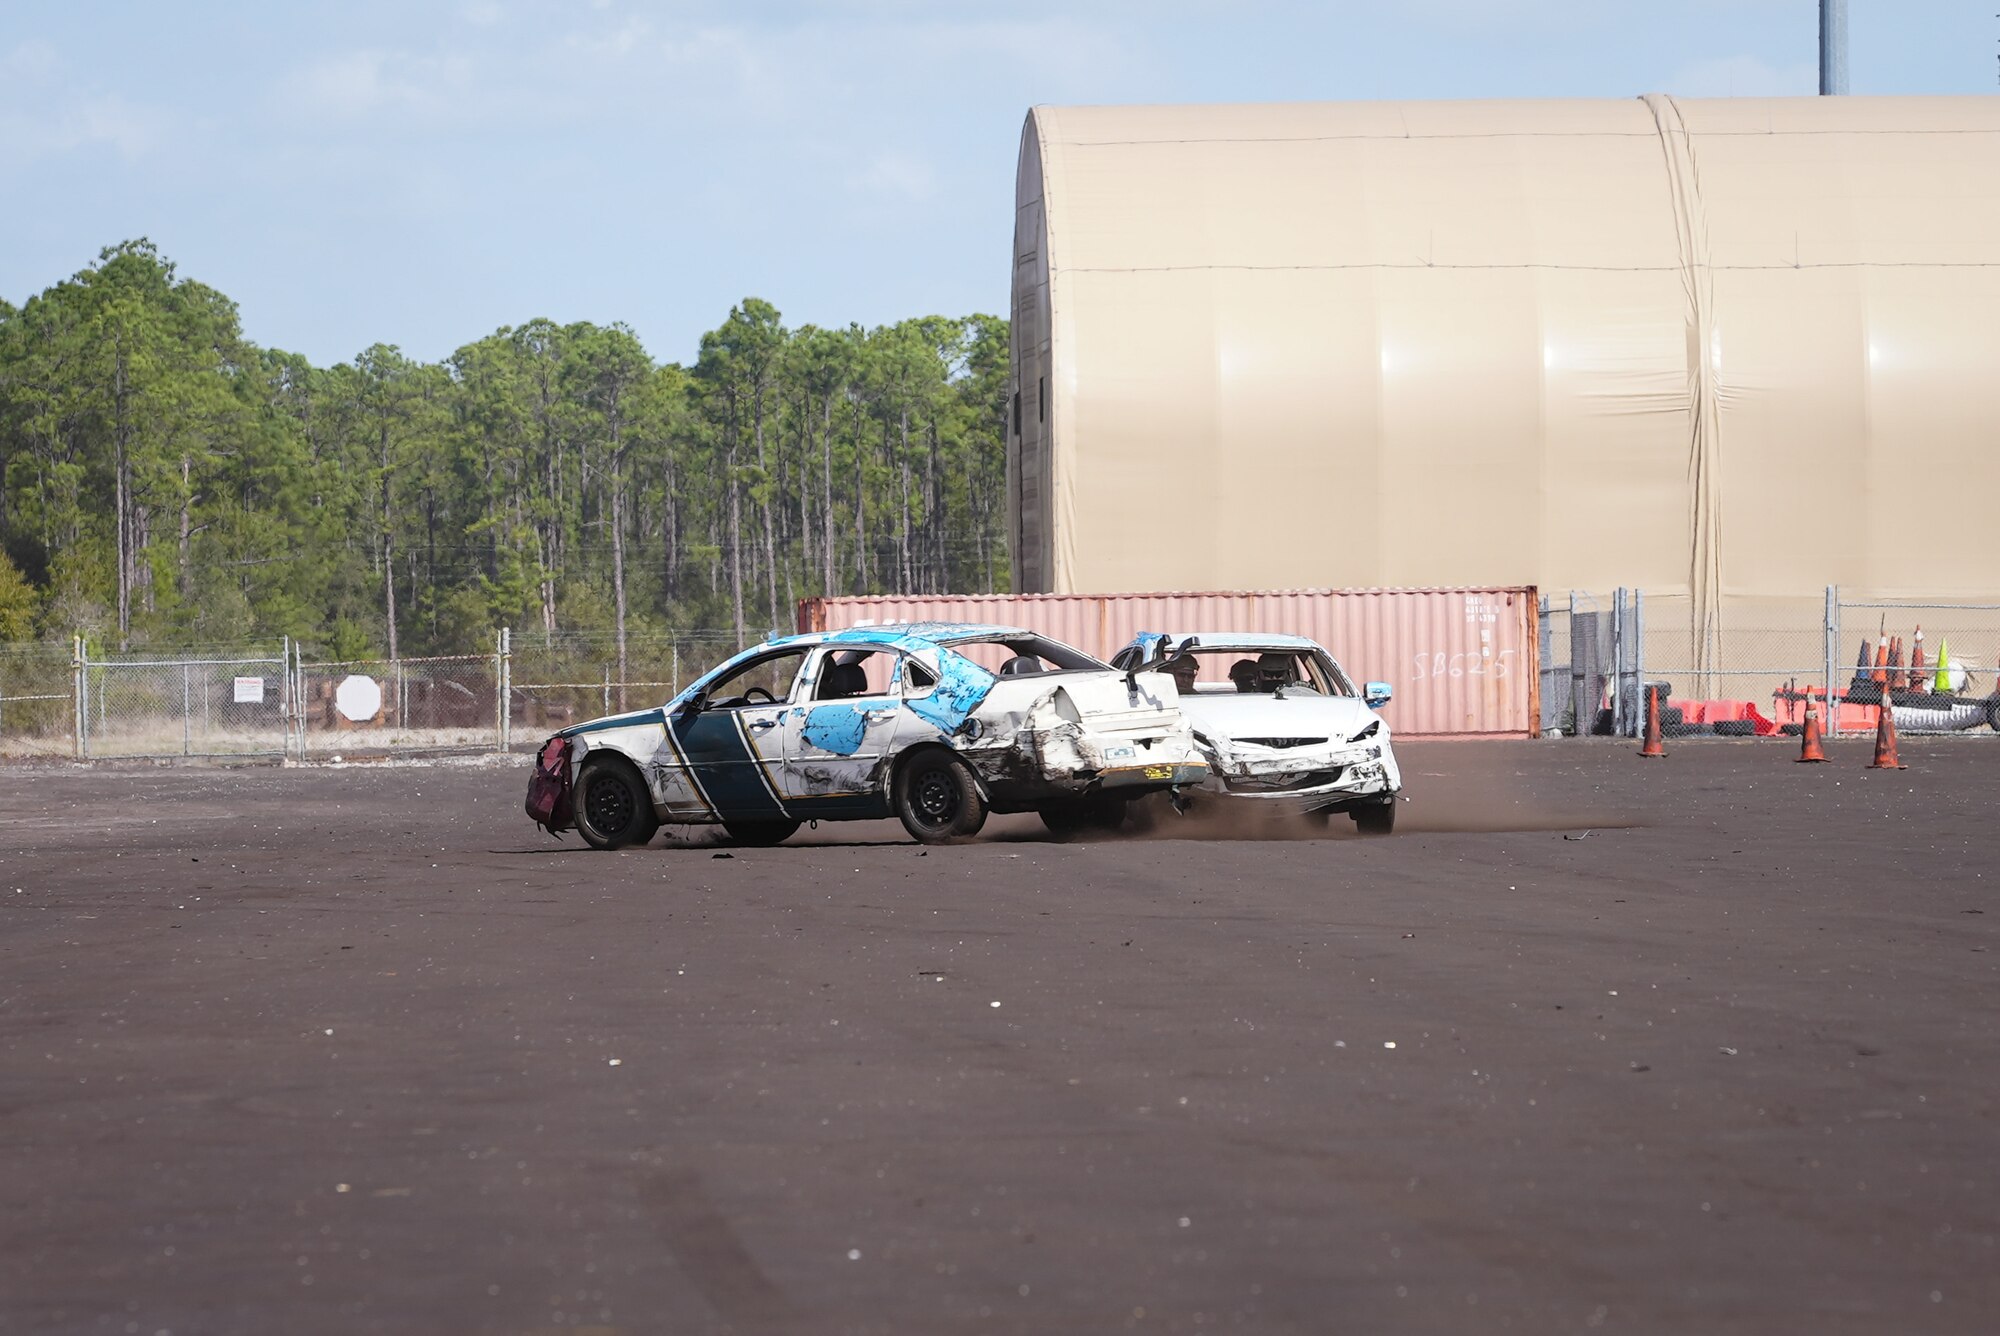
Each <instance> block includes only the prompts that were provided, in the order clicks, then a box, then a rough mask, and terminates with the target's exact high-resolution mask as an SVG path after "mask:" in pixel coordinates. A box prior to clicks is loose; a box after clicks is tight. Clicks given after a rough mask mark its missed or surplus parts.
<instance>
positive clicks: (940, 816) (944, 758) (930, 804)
mask: <svg viewBox="0 0 2000 1336" xmlns="http://www.w3.org/2000/svg"><path fill="white" fill-rule="evenodd" d="M891 798H892V800H893V801H894V804H895V808H896V816H897V819H898V820H900V821H901V822H902V823H903V829H904V830H907V831H909V832H910V836H911V838H912V839H914V840H916V841H917V842H918V843H919V844H943V843H945V842H947V841H949V840H962V839H966V838H969V837H971V836H973V835H977V834H978V833H979V828H980V827H981V826H983V825H985V824H986V799H985V798H983V797H982V796H980V792H979V785H978V784H977V783H975V782H974V781H973V778H972V770H971V767H969V766H967V765H966V763H965V762H964V761H961V760H959V759H958V758H957V757H956V756H953V755H952V754H951V753H950V752H947V751H938V750H926V751H920V752H918V753H917V754H916V755H915V756H912V757H910V758H909V759H908V760H906V761H904V762H903V764H902V765H901V766H900V767H898V768H897V770H896V784H895V789H894V791H893V792H892V794H891Z"/></svg>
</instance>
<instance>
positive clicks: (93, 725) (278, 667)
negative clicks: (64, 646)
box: [73, 645, 288, 760]
mask: <svg viewBox="0 0 2000 1336" xmlns="http://www.w3.org/2000/svg"><path fill="white" fill-rule="evenodd" d="M286 655H287V647H285V646H274V647H273V648H272V649H271V650H270V651H268V652H267V653H266V654H257V653H255V652H244V651H236V652H233V653H232V652H227V651H209V652H202V651H197V652H196V653H194V654H190V655H187V656H185V657H179V658H171V659H168V658H137V657H120V658H115V659H95V658H93V657H92V656H91V654H90V652H89V650H88V649H87V648H86V647H83V646H81V645H79V648H78V651H77V658H76V666H75V670H74V671H75V676H74V680H73V691H74V697H73V699H74V701H75V710H76V724H75V726H76V733H75V739H76V754H77V755H79V756H81V757H82V758H83V759H85V760H101V759H106V758H111V757H172V756H183V757H192V756H209V757H214V756H282V755H284V754H285V720H286V717H287V712H288V711H287V704H288V698H287V694H286V682H285V661H286Z"/></svg>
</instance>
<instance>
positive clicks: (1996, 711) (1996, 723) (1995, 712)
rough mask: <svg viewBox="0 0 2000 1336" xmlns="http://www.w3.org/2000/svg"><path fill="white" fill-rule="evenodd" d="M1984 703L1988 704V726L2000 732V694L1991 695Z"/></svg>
mask: <svg viewBox="0 0 2000 1336" xmlns="http://www.w3.org/2000/svg"><path fill="white" fill-rule="evenodd" d="M1984 704H1985V706H1986V726H1987V727H1988V728H1990V729H1992V730H1993V731H1994V732H1995V733H2000V696H1989V697H1987V699H1986V701H1985V702H1984Z"/></svg>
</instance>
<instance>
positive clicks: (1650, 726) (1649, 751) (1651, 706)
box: [1639, 686, 1667, 757]
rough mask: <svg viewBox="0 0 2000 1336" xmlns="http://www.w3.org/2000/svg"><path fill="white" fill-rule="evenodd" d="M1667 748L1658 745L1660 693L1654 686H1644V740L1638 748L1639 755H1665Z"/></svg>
mask: <svg viewBox="0 0 2000 1336" xmlns="http://www.w3.org/2000/svg"><path fill="white" fill-rule="evenodd" d="M1666 754H1667V749H1666V748H1665V747H1663V746H1661V745H1660V693H1659V691H1658V690H1657V689H1656V688H1654V687H1650V686H1649V687H1647V688H1646V740H1645V742H1644V743H1643V744H1642V745H1641V746H1640V748H1639V755H1641V756H1647V757H1652V756H1665V755H1666Z"/></svg>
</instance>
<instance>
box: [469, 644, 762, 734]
mask: <svg viewBox="0 0 2000 1336" xmlns="http://www.w3.org/2000/svg"><path fill="white" fill-rule="evenodd" d="M735 652H736V637H735V634H734V633H733V632H730V631H688V632H685V633H682V634H680V635H673V636H644V637H640V636H628V637H627V638H626V641H625V646H624V650H623V652H622V655H621V652H620V649H619V646H618V641H617V639H616V637H614V636H608V635H539V634H534V635H530V634H521V635H515V636H513V637H511V651H510V664H511V670H510V675H509V679H508V692H507V701H508V711H509V729H510V732H511V735H512V739H513V743H514V745H515V746H517V747H531V746H533V745H535V744H536V743H539V742H540V741H541V739H542V738H544V737H546V736H547V735H548V734H550V733H553V732H555V731H556V730H558V729H561V728H567V727H568V726H569V725H571V724H574V723H581V722H582V721H583V720H586V719H594V718H596V717H598V716H600V715H606V714H619V713H623V712H624V711H626V710H643V709H646V708H648V707H650V706H654V705H660V704H663V703H665V702H666V701H668V700H671V699H672V698H673V697H674V696H676V695H678V694H680V690H681V688H682V687H683V686H685V685H686V684H687V683H688V682H689V681H691V680H693V679H694V678H696V677H699V676H700V675H701V674H703V673H705V672H707V671H708V670H709V669H711V668H713V667H715V666H716V665H717V664H719V663H721V662H722V661H723V660H724V659H726V658H728V657H729V656H730V655H732V654H734V653H735Z"/></svg>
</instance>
